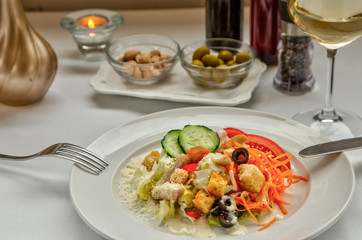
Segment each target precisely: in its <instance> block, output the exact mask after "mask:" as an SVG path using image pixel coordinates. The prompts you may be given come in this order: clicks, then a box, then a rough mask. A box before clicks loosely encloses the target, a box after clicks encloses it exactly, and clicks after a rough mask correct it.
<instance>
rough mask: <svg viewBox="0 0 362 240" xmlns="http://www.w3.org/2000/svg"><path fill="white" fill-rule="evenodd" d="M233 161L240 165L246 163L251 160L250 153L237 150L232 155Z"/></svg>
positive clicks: (243, 149)
mask: <svg viewBox="0 0 362 240" xmlns="http://www.w3.org/2000/svg"><path fill="white" fill-rule="evenodd" d="M231 159H232V160H233V161H234V163H236V164H238V165H239V164H243V163H246V162H247V161H248V159H249V152H248V150H246V149H245V148H237V149H235V150H234V152H233V154H232V155H231Z"/></svg>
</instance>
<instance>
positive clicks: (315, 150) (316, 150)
mask: <svg viewBox="0 0 362 240" xmlns="http://www.w3.org/2000/svg"><path fill="white" fill-rule="evenodd" d="M356 148H362V137H356V138H349V139H343V140H338V141H332V142H326V143H321V144H317V145H313V146H310V147H307V148H304V149H303V150H301V151H300V152H299V155H300V156H302V157H314V156H319V155H325V154H329V153H337V152H343V151H347V150H353V149H356Z"/></svg>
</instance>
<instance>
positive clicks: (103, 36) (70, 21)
mask: <svg viewBox="0 0 362 240" xmlns="http://www.w3.org/2000/svg"><path fill="white" fill-rule="evenodd" d="M123 22H124V19H123V17H122V15H120V14H119V13H117V12H114V11H110V10H104V9H85V10H80V11H76V12H72V13H69V14H67V15H66V16H64V17H63V18H62V20H61V22H60V25H61V26H62V27H63V28H64V29H65V30H67V31H68V32H69V33H70V34H71V35H72V37H73V38H74V40H75V42H76V43H77V46H78V49H79V51H80V53H81V57H82V58H83V59H85V60H88V61H100V60H104V59H105V58H106V56H105V50H106V48H107V46H108V45H109V43H110V40H111V38H112V36H113V34H114V32H115V31H116V30H117V29H118V28H119V27H120V26H121V25H122V24H123Z"/></svg>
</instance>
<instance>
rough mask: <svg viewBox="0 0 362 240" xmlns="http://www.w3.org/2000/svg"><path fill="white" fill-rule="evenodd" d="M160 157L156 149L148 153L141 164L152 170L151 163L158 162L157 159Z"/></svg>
mask: <svg viewBox="0 0 362 240" xmlns="http://www.w3.org/2000/svg"><path fill="white" fill-rule="evenodd" d="M159 158H160V153H159V152H158V151H152V152H151V153H150V154H148V155H147V156H146V157H145V158H144V159H143V162H142V165H144V166H145V167H146V168H147V170H149V171H150V170H152V167H153V164H155V162H158V159H159Z"/></svg>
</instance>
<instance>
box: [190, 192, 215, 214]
mask: <svg viewBox="0 0 362 240" xmlns="http://www.w3.org/2000/svg"><path fill="white" fill-rule="evenodd" d="M192 202H193V203H194V207H195V208H197V209H198V210H200V211H201V212H203V213H205V214H208V213H209V212H210V209H211V207H212V205H213V204H214V202H215V197H214V196H213V195H212V194H210V193H207V192H206V191H205V190H204V189H201V190H200V191H198V192H197V193H196V196H195V199H194V200H192Z"/></svg>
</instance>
